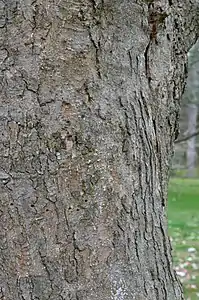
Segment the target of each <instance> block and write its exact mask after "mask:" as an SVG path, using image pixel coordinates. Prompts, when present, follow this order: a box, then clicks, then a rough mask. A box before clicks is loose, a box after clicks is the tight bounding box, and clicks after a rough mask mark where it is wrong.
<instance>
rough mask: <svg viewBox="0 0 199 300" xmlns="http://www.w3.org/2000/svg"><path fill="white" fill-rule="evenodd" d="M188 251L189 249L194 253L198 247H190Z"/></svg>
mask: <svg viewBox="0 0 199 300" xmlns="http://www.w3.org/2000/svg"><path fill="white" fill-rule="evenodd" d="M187 251H188V252H189V253H193V252H196V248H194V247H190V248H188V249H187Z"/></svg>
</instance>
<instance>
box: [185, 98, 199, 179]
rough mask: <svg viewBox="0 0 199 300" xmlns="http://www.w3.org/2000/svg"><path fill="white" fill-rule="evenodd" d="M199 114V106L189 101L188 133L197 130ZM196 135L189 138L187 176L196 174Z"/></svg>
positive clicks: (191, 133)
mask: <svg viewBox="0 0 199 300" xmlns="http://www.w3.org/2000/svg"><path fill="white" fill-rule="evenodd" d="M197 116H198V106H197V104H194V103H189V104H188V105H187V118H188V122H187V123H188V134H189V135H193V134H194V133H195V132H196V131H197V130H196V127H197ZM196 158H197V151H196V135H193V136H192V138H190V139H188V140H187V176H188V177H195V176H196V169H197V164H196Z"/></svg>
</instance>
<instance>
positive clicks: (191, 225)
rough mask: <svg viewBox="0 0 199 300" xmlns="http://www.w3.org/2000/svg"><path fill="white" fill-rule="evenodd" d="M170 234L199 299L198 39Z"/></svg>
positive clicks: (172, 188) (180, 270) (186, 282)
mask: <svg viewBox="0 0 199 300" xmlns="http://www.w3.org/2000/svg"><path fill="white" fill-rule="evenodd" d="M168 217H169V234H170V238H171V244H172V248H173V260H174V266H175V269H176V272H177V274H178V276H179V278H180V280H181V282H182V284H183V288H184V292H185V299H186V300H190V299H191V300H195V299H199V41H197V43H196V44H195V45H194V46H193V47H192V48H191V50H190V52H189V54H188V78H187V85H186V89H185V92H184V96H183V100H182V109H181V117H180V134H179V137H178V140H177V141H176V143H175V154H174V158H173V163H172V169H171V178H170V184H169V204H168Z"/></svg>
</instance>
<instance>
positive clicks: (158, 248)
mask: <svg viewBox="0 0 199 300" xmlns="http://www.w3.org/2000/svg"><path fill="white" fill-rule="evenodd" d="M172 2H173V4H172ZM172 2H171V1H168V3H167V1H163V0H162V1H157V2H156V1H155V2H152V1H128V0H122V1H120V0H117V1H112V0H111V1H89V0H86V1H80V0H79V1H78V0H76V1H75V0H73V1H69V0H59V1H58V0H56V1H50V0H40V1H39V0H38V1H36V0H35V1H32V2H31V1H25V0H22V1H19V0H9V1H5V2H3V1H1V2H0V4H1V5H0V8H1V9H0V24H1V35H0V43H1V48H0V49H1V50H0V59H1V65H0V68H1V118H0V121H1V144H0V146H1V151H0V153H1V161H0V166H1V167H0V168H1V169H0V181H1V194H0V195H1V196H0V197H1V211H0V212H1V222H0V234H1V238H0V248H1V255H0V266H1V272H0V291H1V299H6V300H14V299H15V300H19V299H20V300H21V299H25V300H29V299H31V300H33V299H34V300H35V299H39V300H41V299H42V300H47V299H48V300H61V299H67V300H68V299H70V300H96V299H98V300H109V299H113V300H132V299H136V300H144V299H145V300H154V299H161V300H163V299H169V300H174V299H178V300H179V299H183V296H182V292H181V287H180V284H179V282H178V280H177V278H176V275H175V273H174V271H173V268H172V263H171V249H170V243H169V240H168V237H167V223H166V216H165V205H166V199H167V184H168V172H169V165H170V160H171V156H172V151H173V141H174V139H175V136H176V132H177V121H176V118H177V116H178V113H179V99H180V97H181V94H182V90H183V84H184V71H185V61H186V51H187V50H188V48H187V44H189V43H191V42H194V39H195V29H194V28H193V24H194V18H193V16H192V15H191V9H192V10H193V11H194V10H195V7H194V6H193V3H191V5H190V14H189V15H190V20H192V23H191V24H192V25H191V26H188V27H189V28H190V34H189V32H188V31H187V27H186V22H187V20H186V19H185V16H184V15H183V10H182V7H178V6H177V4H175V1H172ZM176 2H178V1H176ZM138 3H139V4H138ZM186 4H187V5H185V4H184V3H183V7H184V6H185V7H186V12H184V13H185V14H186V16H187V10H188V8H189V6H188V5H189V3H188V1H187V3H186ZM187 23H188V24H189V22H187ZM189 25H190V24H189ZM185 37H186V40H185ZM188 37H189V39H190V40H188ZM185 41H186V43H187V44H185Z"/></svg>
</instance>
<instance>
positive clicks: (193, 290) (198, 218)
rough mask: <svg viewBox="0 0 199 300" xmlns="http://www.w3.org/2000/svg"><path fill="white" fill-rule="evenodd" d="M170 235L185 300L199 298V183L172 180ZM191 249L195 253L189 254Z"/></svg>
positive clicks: (170, 189)
mask: <svg viewBox="0 0 199 300" xmlns="http://www.w3.org/2000/svg"><path fill="white" fill-rule="evenodd" d="M168 217H169V234H170V237H171V238H172V246H173V260H174V265H175V267H176V268H177V269H178V272H181V275H183V274H184V276H180V280H181V281H182V283H183V286H184V292H185V299H186V300H187V299H189V300H190V299H191V300H195V299H199V180H196V179H178V178H171V180H170V185H169V203H168ZM189 248H195V251H193V252H192V253H189V251H188V249H189Z"/></svg>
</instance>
